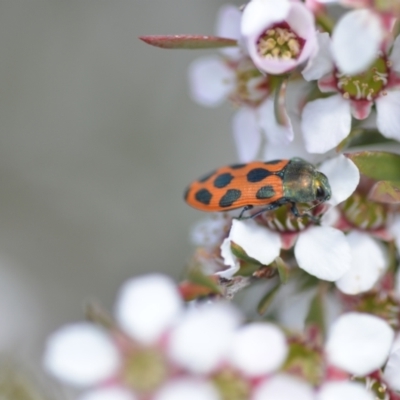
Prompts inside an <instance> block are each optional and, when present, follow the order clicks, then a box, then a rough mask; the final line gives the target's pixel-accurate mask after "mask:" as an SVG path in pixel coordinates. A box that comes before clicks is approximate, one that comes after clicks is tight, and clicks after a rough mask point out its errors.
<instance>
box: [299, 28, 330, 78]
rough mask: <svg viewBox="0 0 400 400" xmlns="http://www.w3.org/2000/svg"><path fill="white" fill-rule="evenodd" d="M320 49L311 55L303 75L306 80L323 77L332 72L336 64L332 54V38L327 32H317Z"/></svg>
mask: <svg viewBox="0 0 400 400" xmlns="http://www.w3.org/2000/svg"><path fill="white" fill-rule="evenodd" d="M317 41H318V50H317V51H316V53H315V55H314V56H311V58H310V61H309V62H308V64H307V67H306V68H304V69H303V71H302V75H303V77H304V79H305V80H307V81H313V80H317V79H320V78H322V77H323V76H324V75H326V74H328V73H329V72H332V70H333V68H334V65H333V61H332V56H331V48H330V47H331V39H330V37H329V34H328V33H326V32H323V33H321V32H317Z"/></svg>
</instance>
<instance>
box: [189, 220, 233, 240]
mask: <svg viewBox="0 0 400 400" xmlns="http://www.w3.org/2000/svg"><path fill="white" fill-rule="evenodd" d="M227 222H228V221H227V218H225V216H224V215H223V214H213V215H212V216H210V217H207V218H204V219H201V220H200V221H198V222H197V223H196V224H195V225H194V226H193V228H192V229H191V232H190V241H191V242H192V243H193V244H194V245H195V246H201V247H207V248H213V247H214V246H216V245H217V244H218V243H220V241H221V239H222V238H223V237H224V236H225V235H226V229H227Z"/></svg>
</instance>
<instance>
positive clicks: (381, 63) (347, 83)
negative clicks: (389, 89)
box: [336, 57, 391, 101]
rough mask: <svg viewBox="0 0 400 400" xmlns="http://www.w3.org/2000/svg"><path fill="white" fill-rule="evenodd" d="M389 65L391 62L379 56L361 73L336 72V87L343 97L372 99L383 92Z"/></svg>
mask: <svg viewBox="0 0 400 400" xmlns="http://www.w3.org/2000/svg"><path fill="white" fill-rule="evenodd" d="M390 67H391V62H390V61H388V60H386V59H385V58H384V57H380V58H378V59H377V60H375V62H374V64H373V65H372V66H371V67H370V68H369V69H367V70H366V71H364V72H363V73H362V74H358V75H354V76H348V75H344V74H342V73H340V72H337V73H336V78H337V88H338V90H339V91H340V92H341V93H342V94H343V97H344V98H345V99H352V100H367V101H373V99H374V98H376V97H377V96H378V95H379V94H385V92H384V89H385V87H386V85H387V83H388V76H389V70H390Z"/></svg>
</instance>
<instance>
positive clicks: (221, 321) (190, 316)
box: [167, 303, 240, 373]
mask: <svg viewBox="0 0 400 400" xmlns="http://www.w3.org/2000/svg"><path fill="white" fill-rule="evenodd" d="M239 323H240V316H239V314H238V312H237V311H236V310H235V309H234V308H233V307H231V306H230V305H228V304H223V303H218V304H210V305H203V306H201V307H199V308H192V309H190V310H188V312H187V313H186V314H185V316H184V317H183V319H182V321H181V322H180V323H179V324H178V325H177V326H176V327H175V329H173V330H172V332H171V333H170V336H169V340H168V344H167V351H168V354H169V357H170V358H171V360H173V361H174V362H175V363H177V364H178V365H180V366H181V367H183V368H185V369H187V370H189V371H191V372H194V373H209V372H212V371H214V370H215V369H216V368H217V367H219V366H220V364H221V362H222V361H223V360H224V359H225V357H226V356H227V352H228V349H229V344H230V341H231V337H232V334H233V332H234V330H235V329H236V328H237V327H238V325H239Z"/></svg>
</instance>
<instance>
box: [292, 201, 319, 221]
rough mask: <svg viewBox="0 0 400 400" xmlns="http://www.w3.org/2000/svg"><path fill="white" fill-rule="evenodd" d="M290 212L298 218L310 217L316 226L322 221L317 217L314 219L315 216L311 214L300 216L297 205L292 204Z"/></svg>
mask: <svg viewBox="0 0 400 400" xmlns="http://www.w3.org/2000/svg"><path fill="white" fill-rule="evenodd" d="M290 211H291V212H292V214H293V215H294V216H295V217H296V218H303V217H308V218H309V219H310V220H311V221H312V222H314V224H319V223H320V219H319V218H317V217H314V215H312V214H309V213H303V214H300V213H299V210H298V209H297V207H296V204H295V203H292V208H291V209H290Z"/></svg>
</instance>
